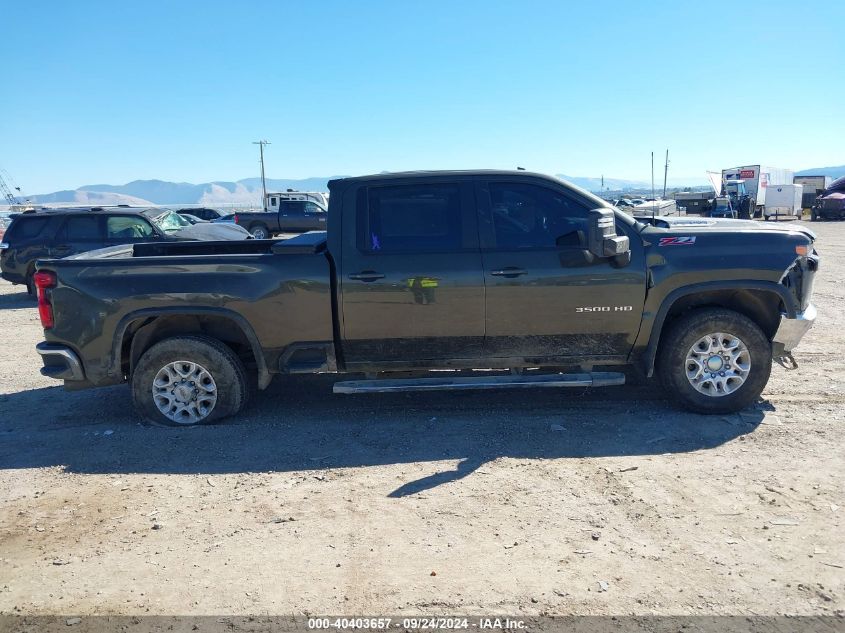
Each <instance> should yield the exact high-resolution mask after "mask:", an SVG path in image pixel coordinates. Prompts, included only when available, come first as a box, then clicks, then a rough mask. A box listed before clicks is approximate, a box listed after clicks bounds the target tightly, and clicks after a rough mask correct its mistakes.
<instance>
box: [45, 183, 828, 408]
mask: <svg viewBox="0 0 845 633" xmlns="http://www.w3.org/2000/svg"><path fill="white" fill-rule="evenodd" d="M329 187H330V191H331V198H330V203H329V210H328V214H329V218H330V219H329V230H328V231H320V232H309V233H305V234H302V235H299V236H297V237H294V238H291V239H288V240H277V241H273V240H250V241H242V242H190V243H189V242H183V243H149V244H135V245H133V246H132V247H131V248H128V247H127V248H126V249H125V253H124V254H123V255H124V256H123V257H114V256H112V257H104V258H100V257H97V256H96V255H91V254H80V255H76V256H73V257H70V258H67V259H62V260H55V261H51V260H42V261H40V262H39V263H38V272H37V273H36V275H35V282H36V284H37V286H38V297H39V313H40V317H41V321H42V324H43V326H44V336H45V339H46V340H45V341H44V342H42V343H40V344H38V346H37V351H38V353H39V354H40V355H41V357H42V360H43V368H42V370H41V371H42V373H43V374H44V375H45V376H49V377H52V378H56V379H59V380H63V381H64V383H65V386H66V387H67V388H69V389H76V388H85V387H96V386H104V385H113V384H117V383H122V382H129V384H130V385H131V392H132V399H133V401H134V403H135V406H136V408H137V411H138V412H139V413H140V415H141V416H142V417H144V418H145V419H147V420H149V421H152V422H155V423H162V424H170V425H192V424H197V423H202V422H210V421H214V420H218V419H221V418H224V417H226V416H230V415H233V414H235V413H237V412H238V411H239V410H240V409H241V407H242V406H243V405H244V402H245V401H246V399H247V396H248V394H249V393H250V392H251V391H252V390H253V388H254V387H257V388H258V389H265V388H266V387H267V386H268V385H269V384H270V381H271V379H272V377H273V376H274V375H275V374H294V373H318V372H337V373H363V374H364V375H363V376H353V377H351V378H352V379H350V380H341V381H338V382H336V383H335V384H334V387H333V388H334V391H335V392H339V393H367V392H393V391H406V390H432V389H454V390H458V389H497V388H516V387H520V388H522V387H565V386H576V387H599V386H606V385H619V384H622V383H624V382H625V373H623V372H622V371H621V368H622V367H623V366H631V367H632V368H633V369H634V372H635V373H639V374H641V375H643V376H649V377H650V376H652V375H653V374H654V373H655V372H656V373H658V374H659V376H660V377H661V378H662V380H663V383H664V385H665V387H666V391H667V393H668V395H670V396H671V397H672V398H674V399H675V400H676V401H677V402H678V403H680V404H681V405H682V406H684V407H687V408H689V409H692V410H694V411H699V412H702V413H724V412H731V411H737V410H739V409H742V408H743V407H746V406H749V405H751V404H752V403H754V402H755V401H756V400H757V398H758V397H759V395H760V393H761V392H762V390H763V388H764V387H765V385H766V382H767V381H768V379H769V373H770V371H771V366H772V359H773V358H775V359H778V360H780V361H781V362H782V363H784V364H786V363H788V362H790V363H792V364H794V362H793V359H792V351H793V349H794V348H795V346H796V345H797V344H798V342H799V340H800V339H801V338H802V336H803V335H804V334H805V332H806V331H807V330H808V329H809V327H810V326H811V325H812V323H813V320H814V318H815V314H816V310H815V307H814V306H813V305H812V303H811V295H812V289H813V279H814V276H815V273H816V270H817V269H818V265H819V256H818V254H817V253H816V251H815V248H814V242H815V235H814V234H813V232H812V231H810V230H809V229H807V228H804V227H802V226H797V225H789V226H783V225H780V224H773V223H768V224H767V223H761V222H749V221H742V220H730V219H726V220H717V219H712V218H685V217H682V218H678V217H660V216H657V217H655V218H648V219H647V221H641V220H639V219H636V218H634V217H632V216H630V215H628V214H626V213H624V212H623V211H621V210H619V209H617V208H615V207H612V206H611V205H609V204H608V203H607V202H605V201H604V200H601V199H600V198H598V197H596V196H594V195H592V194H590V193H588V192H586V191H584V190H582V189H579V188H577V187H575V186H573V185H570V184H567V183H565V182H562V181H560V180H557V179H555V178H551V177H547V176H543V175H540V174H533V173H530V172H526V171H514V172H510V171H447V172H411V173H398V174H381V175H377V176H368V177H357V178H343V179H338V180H333V181H332V182H331V183H329ZM435 370H436V371H435ZM494 370H498V371H494ZM397 372H402V373H401V374H399V373H397Z"/></svg>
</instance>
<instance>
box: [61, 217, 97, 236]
mask: <svg viewBox="0 0 845 633" xmlns="http://www.w3.org/2000/svg"><path fill="white" fill-rule="evenodd" d="M64 232H65V237H66V239H67V241H68V242H97V241H101V240H102V231H101V223H100V218H99V217H96V216H84V215H79V216H72V217H69V218H68V219H67V221H66V222H65V228H64Z"/></svg>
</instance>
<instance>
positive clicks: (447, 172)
mask: <svg viewBox="0 0 845 633" xmlns="http://www.w3.org/2000/svg"><path fill="white" fill-rule="evenodd" d="M471 176H485V177H488V178H512V177H519V178H525V177H529V178H540V179H543V180H553V181H556V182H559V183H561V184H562V185H564V186H565V187H568V188H569V189H572V190H573V191H574V192H575V193H577V194H578V195H581V196H583V197H585V198H589V199H590V200H591V201H592V202H594V203H596V207H608V206H610V203H609V202H607V200H603V199H602V198H599V197H598V196H597V195H595V194H594V193H591V192H590V191H587V190H586V189H583V188H581V187H579V186H577V185H574V184H572V183H571V182H567V181H566V180H563V179H561V178H557V177H555V176H549V175H548V174H541V173H539V172H534V171H526V170H523V169H443V170H417V171H397V172H386V173H382V174H370V175H368V176H349V177H346V178H336V179H334V180H330V181H329V189H331V188H333V187H334V186H335V185H336V184H340V183H352V182H365V181H367V180H402V179H405V178H418V177H421V178H466V177H471Z"/></svg>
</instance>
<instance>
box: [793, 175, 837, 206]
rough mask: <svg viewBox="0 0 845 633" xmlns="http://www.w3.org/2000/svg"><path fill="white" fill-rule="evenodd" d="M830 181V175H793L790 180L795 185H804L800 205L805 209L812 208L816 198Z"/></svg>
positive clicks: (828, 185)
mask: <svg viewBox="0 0 845 633" xmlns="http://www.w3.org/2000/svg"><path fill="white" fill-rule="evenodd" d="M832 181H833V179H832V178H831V177H830V176H795V178H793V180H792V182H794V183H795V184H796V185H804V193H803V194H802V198H801V206H802V207H804V208H805V209H812V208H813V204H814V203H815V201H816V198H818V197H819V196H820V195H822V193H824V190H825V189H827V188H828V187H830V183H831V182H832Z"/></svg>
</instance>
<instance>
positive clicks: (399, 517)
mask: <svg viewBox="0 0 845 633" xmlns="http://www.w3.org/2000/svg"><path fill="white" fill-rule="evenodd" d="M813 228H814V229H815V230H816V231H817V232H818V233H819V236H820V237H819V242H818V249H819V251H820V252H821V254H822V266H823V269H822V272H821V273H820V274H819V276H818V277H817V282H816V294H815V299H814V301H815V303H816V305H817V307H818V310H819V317H818V321H817V323H816V326H815V328H814V329H813V330H811V332H810V334H809V335H808V336H807V338H806V339H805V340H804V342H803V343H802V345H801V346H800V347H799V349H798V352H797V353H796V358H797V360H798V362H799V364H800V368H799V369H798V370H797V371H793V372H787V371H785V370H784V369H782V368H780V367H778V366H776V367H775V368H774V370H773V372H772V379H771V381H770V383H769V386H768V388H767V389H766V391H765V392H764V400H763V401H762V402H761V403H760V404H759V405H758V406H757V407H755V408H754V409H751V410H748V411H745V412H743V413H741V414H737V415H730V416H716V417H704V416H698V415H692V414H686V413H679V412H677V411H676V410H674V409H673V407H672V406H671V404H670V403H669V402H667V401H666V400H665V396H664V394H662V393H661V391H660V390H659V388H657V387H649V388H643V387H633V386H626V387H623V388H613V389H605V390H595V391H591V392H589V391H588V392H580V391H556V390H538V391H524V390H517V391H513V392H493V393H468V392H467V393H440V394H385V395H366V396H364V395H361V396H340V395H332V393H331V383H332V379H331V378H330V377H325V376H316V377H308V376H306V377H293V378H285V379H277V380H276V381H275V382H274V383H273V385H272V386H271V387H270V389H269V390H268V391H267V392H265V393H264V394H262V395H261V396H259V397H258V398H256V399H255V400H254V401H253V402H252V404H250V406H249V408H248V409H247V410H246V411H245V413H244V414H243V415H241V416H240V417H239V418H237V419H235V420H230V421H228V422H227V423H225V424H221V425H218V426H211V427H202V428H197V429H175V430H174V429H163V428H151V427H146V426H143V425H141V424H139V422H138V420H137V418H135V417H134V415H133V413H132V411H131V406H130V399H129V392H128V389H127V388H126V387H125V386H120V387H113V388H108V389H103V390H94V391H83V392H65V391H64V390H63V389H62V388H61V387H59V386H56V383H55V382H54V381H51V380H48V379H46V378H43V377H42V376H41V375H40V374H39V372H38V369H39V367H40V361H39V359H38V357H37V355H36V354H35V351H34V349H33V348H34V346H35V344H36V343H37V342H38V341H39V340H40V338H41V334H42V333H41V329H40V326H39V323H38V318H37V314H36V310H35V308H34V304H33V303H32V302H30V301H29V300H28V299H27V298H26V296H25V294H23V293H21V292H20V286H15V287H12V286H11V285H9V284H7V283H6V282H1V283H0V325H2V329H0V332H2V340H3V353H2V358H0V394H2V395H0V499H2V506H0V614H3V613H5V614H10V613H26V614H63V613H64V614H67V613H72V614H97V613H103V614H117V613H123V614H218V613H232V614H291V613H312V614H325V613H333V614H361V613H369V614H378V613H385V614H387V613H389V614H412V613H425V614H433V613H441V614H442V613H447V614H448V613H469V614H473V613H491V612H493V613H503V614H504V613H517V612H520V613H524V614H535V615H536V614H541V613H551V614H643V615H645V614H676V615H680V614H767V615H773V614H781V613H788V614H806V615H810V614H813V615H821V614H830V615H832V614H834V613H837V612H839V613H840V614H841V613H842V612H843V610H845V568H843V567H845V530H843V518H845V458H843V428H842V427H843V421H845V407H843V402H845V391H843V384H845V383H844V382H843V378H845V361H843V359H845V337H843V332H845V284H843V283H842V279H843V277H845V223H819V224H814V225H813Z"/></svg>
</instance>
